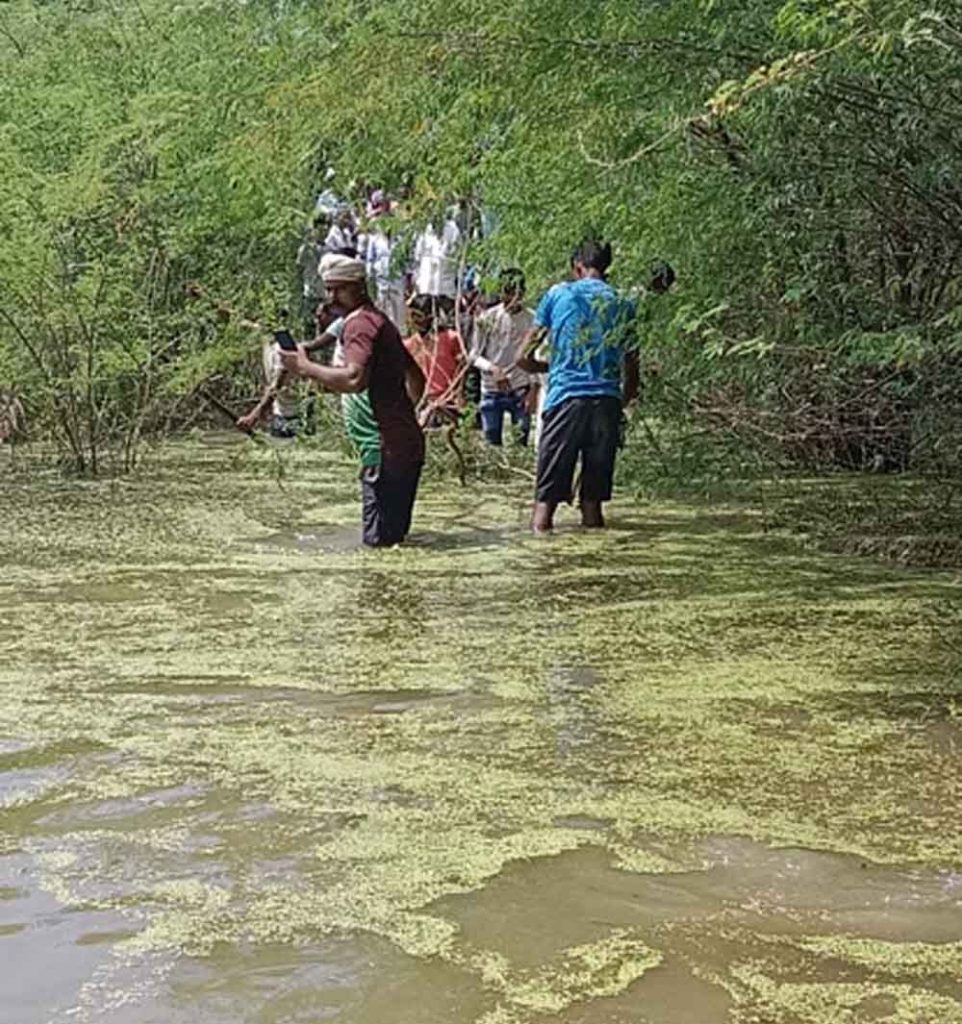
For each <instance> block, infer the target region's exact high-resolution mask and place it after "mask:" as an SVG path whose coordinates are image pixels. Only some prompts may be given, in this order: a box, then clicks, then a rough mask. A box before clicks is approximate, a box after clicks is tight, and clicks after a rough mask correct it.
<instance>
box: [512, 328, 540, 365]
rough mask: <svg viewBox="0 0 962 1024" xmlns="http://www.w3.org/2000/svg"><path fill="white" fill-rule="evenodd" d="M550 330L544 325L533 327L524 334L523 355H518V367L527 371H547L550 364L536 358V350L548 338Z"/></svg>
mask: <svg viewBox="0 0 962 1024" xmlns="http://www.w3.org/2000/svg"><path fill="white" fill-rule="evenodd" d="M547 336H548V331H547V328H544V327H532V329H531V330H530V331H528V333H527V334H526V335H525V336H524V342H523V344H522V345H521V355H520V356H519V357H518V363H517V365H518V368H519V369H521V370H524V371H525V373H547V372H548V364H547V363H546V362H545V361H544V360H543V359H535V355H534V353H535V350H536V349H537V347H538V346H539V345H540V344H541V343H542V342H543V341H544V340H545V338H547Z"/></svg>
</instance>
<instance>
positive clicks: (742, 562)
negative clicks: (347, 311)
mask: <svg viewBox="0 0 962 1024" xmlns="http://www.w3.org/2000/svg"><path fill="white" fill-rule="evenodd" d="M278 458H279V456H278V455H277V454H276V453H273V452H271V451H265V450H258V449H254V448H252V447H249V446H248V445H246V444H244V445H242V446H236V445H226V444H225V445H214V444H211V443H208V444H204V443H201V442H200V441H195V442H190V443H184V444H182V445H178V446H174V447H171V448H170V449H167V450H165V451H164V452H161V453H159V454H157V455H155V456H154V458H153V460H152V461H151V463H150V464H149V466H148V470H147V472H146V473H145V475H144V477H143V479H130V480H123V481H120V482H116V481H115V482H103V483H97V484H90V483H79V482H63V481H57V480H54V479H46V478H44V479H38V478H36V477H33V478H31V477H28V476H26V475H25V474H23V473H22V472H21V473H14V472H13V471H12V470H11V469H10V467H9V463H8V462H2V463H0V492H2V496H0V506H2V507H0V513H2V516H3V519H2V521H3V530H2V533H0V824H2V832H0V1020H2V1021H3V1022H10V1024H35V1022H36V1024H47V1022H50V1024H66V1022H68V1021H71V1022H88V1021H89V1022H104V1024H148V1022H149V1024H168V1022H172V1024H187V1022H190V1024H195V1022H196V1024H200V1022H209V1024H222V1022H223V1024H227V1022H231V1024H235V1022H241V1021H243V1022H257V1024H281V1022H287V1024H294V1022H296V1024H308V1022H318V1021H326V1020H338V1021H345V1022H350V1024H435V1022H437V1024H441V1022H445V1024H527V1022H531V1024H542V1022H545V1024H546V1022H549V1021H552V1022H566V1024H569V1022H570V1024H575V1022H577V1024H602V1022H607V1024H621V1022H625V1024H627V1022H629V1021H630V1022H651V1024H715V1022H728V1021H732V1022H759V1024H762V1022H764V1024H769V1022H773V1024H779V1022H786V1024H794V1022H809V1021H811V1022H822V1021H825V1022H843V1024H847V1022H861V1021H877V1022H886V1021H891V1022H896V1021H899V1022H909V1021H911V1022H919V1024H930V1022H931V1024H935V1022H939V1024H942V1022H955V1021H958V1022H962V980H960V979H962V818H960V815H959V807H960V799H959V798H960V795H962V768H960V755H962V687H960V684H959V668H960V665H962V636H960V632H962V631H960V630H959V623H960V615H959V607H960V589H959V581H958V580H957V579H956V578H954V577H952V576H949V575H945V574H936V573H911V572H906V571H904V570H896V569H893V568H886V567H882V566H879V565H876V564H873V563H872V562H869V561H858V560H847V559H844V558H840V557H838V556H830V555H819V554H813V553H811V552H809V551H806V550H805V549H804V548H802V547H801V546H800V545H799V544H798V542H797V541H793V540H791V539H788V538H785V537H776V536H772V535H767V534H765V533H764V532H763V531H762V530H761V527H760V524H758V523H756V522H755V521H753V520H752V519H751V518H749V517H745V516H744V515H742V514H739V513H737V512H735V511H733V510H725V509H718V508H714V509H706V508H693V507H686V506H672V505H669V504H661V505H646V504H642V503H634V502H629V501H622V502H620V503H619V502H615V504H614V506H613V508H612V517H611V522H612V528H611V529H610V530H609V531H608V532H606V533H604V534H600V533H593V534H588V533H582V532H580V531H579V530H577V529H575V528H574V527H573V526H567V525H564V524H563V526H562V529H561V530H560V531H559V533H558V534H557V535H556V536H555V537H553V538H551V539H549V540H535V539H533V538H529V537H528V536H527V534H526V531H525V528H524V523H525V515H526V505H527V497H528V496H527V493H526V486H527V485H526V484H525V482H524V481H523V480H522V481H520V482H519V483H518V485H513V484H512V485H496V486H489V487H485V488H482V487H481V486H480V485H472V486H469V487H467V488H464V489H460V488H457V487H451V486H449V485H441V484H430V483H429V484H428V485H427V486H426V487H425V489H424V493H423V498H422V500H421V502H420V504H419V508H418V514H417V520H416V529H415V536H414V539H413V543H412V544H411V545H410V546H408V547H406V548H404V549H396V550H390V551H382V552H365V551H362V550H359V549H358V546H357V543H356V535H357V528H356V525H355V520H356V516H357V499H356V495H355V484H354V481H353V474H352V470H351V469H350V467H349V466H347V465H345V464H344V463H343V462H341V461H338V460H337V459H336V458H333V457H331V456H326V455H324V454H322V453H317V452H311V451H297V452H293V453H288V454H286V455H284V456H283V460H284V461H283V469H284V472H283V475H282V476H280V475H279V473H278V467H279V466H281V463H280V462H279V461H278Z"/></svg>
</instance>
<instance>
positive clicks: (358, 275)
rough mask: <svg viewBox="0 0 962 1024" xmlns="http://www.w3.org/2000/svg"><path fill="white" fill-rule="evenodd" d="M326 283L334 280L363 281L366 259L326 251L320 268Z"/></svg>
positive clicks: (322, 278)
mask: <svg viewBox="0 0 962 1024" xmlns="http://www.w3.org/2000/svg"><path fill="white" fill-rule="evenodd" d="M318 270H319V272H320V275H321V280H322V281H323V282H324V283H325V284H332V283H333V282H334V281H363V280H364V278H365V276H366V273H367V272H366V269H365V267H364V261H363V260H359V259H355V258H354V257H353V256H341V255H339V254H338V253H335V252H329V253H325V254H324V255H323V256H322V257H321V264H320V267H319V268H318Z"/></svg>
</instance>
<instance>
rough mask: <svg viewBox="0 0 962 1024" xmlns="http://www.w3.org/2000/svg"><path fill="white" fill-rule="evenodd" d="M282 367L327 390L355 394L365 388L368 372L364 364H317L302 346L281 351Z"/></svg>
mask: <svg viewBox="0 0 962 1024" xmlns="http://www.w3.org/2000/svg"><path fill="white" fill-rule="evenodd" d="M281 362H282V363H283V364H284V369H285V370H287V371H288V372H289V373H293V374H294V375H295V376H297V377H306V378H307V379H308V380H314V381H317V383H318V384H320V385H321V387H322V388H325V389H326V390H327V391H335V392H337V393H338V394H342V395H350V394H357V392H359V391H364V390H365V389H366V388H367V381H368V372H367V368H366V367H364V366H358V365H357V363H348V364H347V365H346V366H318V364H317V363H312V362H311V360H310V359H309V358H308V356H307V353H306V352H305V351H304V349H303V348H300V347H299V348H298V349H297V351H296V352H281Z"/></svg>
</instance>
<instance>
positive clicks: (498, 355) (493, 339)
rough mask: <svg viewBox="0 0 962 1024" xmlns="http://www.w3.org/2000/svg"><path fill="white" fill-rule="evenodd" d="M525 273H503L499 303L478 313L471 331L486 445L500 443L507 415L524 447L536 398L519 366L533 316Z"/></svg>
mask: <svg viewBox="0 0 962 1024" xmlns="http://www.w3.org/2000/svg"><path fill="white" fill-rule="evenodd" d="M524 293H525V280H524V274H523V273H522V272H521V271H520V270H518V269H517V268H516V267H513V268H511V269H509V270H505V271H504V272H503V273H502V274H501V301H500V302H499V303H498V304H497V305H496V306H493V307H492V308H491V309H489V310H487V311H486V312H484V313H482V314H481V315H480V316H479V317H478V320H477V324H476V327H475V337H474V344H473V346H472V350H471V362H472V363H473V365H474V366H476V367H477V368H478V369H479V370H480V371H481V405H480V412H481V428H482V430H483V431H484V437H485V440H486V441H487V442H488V444H493V445H500V444H501V443H502V438H503V432H504V417H505V416H506V415H507V416H510V417H511V422H512V424H513V425H514V426H515V428H516V429H517V432H518V439H519V441H520V442H521V444H523V445H526V444H527V443H528V434H529V432H530V430H531V408H532V404H533V399H534V397H535V395H534V392H533V389H532V380H531V377H530V376H529V375H528V374H527V373H525V371H524V370H522V369H520V368H519V367H518V365H517V361H518V358H519V357H520V356H521V355H522V349H523V345H524V340H525V337H526V336H527V334H528V332H529V331H530V330H531V329H532V326H533V324H534V314H533V313H532V312H531V310H530V309H526V308H525V306H524Z"/></svg>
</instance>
